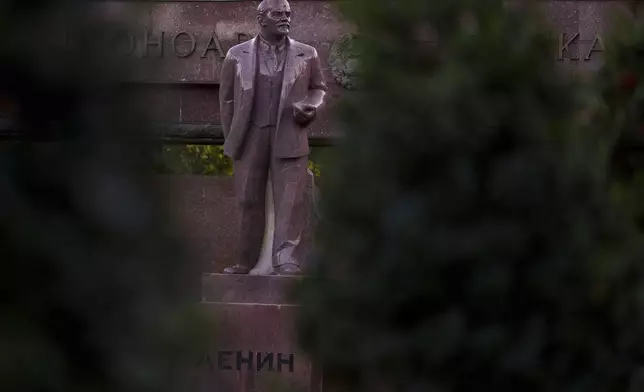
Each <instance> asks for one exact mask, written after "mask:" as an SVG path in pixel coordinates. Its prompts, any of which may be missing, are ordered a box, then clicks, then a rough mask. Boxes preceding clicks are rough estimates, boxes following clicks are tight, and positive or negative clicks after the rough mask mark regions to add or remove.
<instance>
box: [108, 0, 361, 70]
mask: <svg viewBox="0 0 644 392" xmlns="http://www.w3.org/2000/svg"><path fill="white" fill-rule="evenodd" d="M258 3H259V2H256V1H232V2H222V1H196V2H182V1H175V2H151V1H146V2H132V3H119V5H120V10H119V11H120V12H121V13H123V14H128V13H130V14H132V15H137V16H138V19H137V20H136V21H134V23H133V25H134V26H135V27H133V28H132V30H131V31H128V32H127V33H129V34H131V36H132V37H131V38H132V39H133V41H134V42H135V43H134V46H133V48H132V49H133V50H132V53H131V56H132V57H134V58H136V59H138V60H137V61H135V64H139V65H140V66H141V69H140V72H139V73H138V74H137V75H136V76H135V79H136V80H139V81H143V80H145V81H155V82H201V83H217V82H218V81H219V74H220V71H221V63H222V58H223V56H224V55H225V53H226V52H227V51H228V49H229V48H230V47H231V46H233V45H235V44H237V43H239V42H240V39H241V40H244V39H247V38H249V37H252V36H254V35H255V34H257V33H258V26H257V22H256V15H257V5H258ZM332 3H333V2H326V1H298V2H293V4H292V10H293V18H294V20H293V30H292V32H291V37H292V38H294V39H296V40H298V41H301V42H304V43H307V44H310V45H312V46H314V47H316V48H317V49H318V51H319V53H320V57H321V58H322V63H323V64H326V60H327V58H328V53H329V48H330V45H331V44H332V43H333V41H335V40H336V39H337V38H338V37H339V36H340V35H341V34H342V33H343V32H346V31H348V30H350V27H349V25H347V24H346V23H342V22H341V21H340V20H339V18H338V15H337V12H336V11H335V9H334V5H333V4H332ZM101 6H102V7H104V8H110V7H112V5H111V4H110V2H108V3H105V4H102V5H101ZM125 33H126V32H124V35H123V36H122V37H121V40H122V41H123V47H124V51H126V52H127V51H128V50H129V39H130V38H128V36H127V35H125ZM162 33H163V50H161V47H160V46H159V45H158V42H160V39H161V35H162ZM146 35H147V40H148V41H147V42H148V43H149V44H150V45H146V44H145V43H146ZM215 37H216V38H215ZM209 44H210V48H212V49H213V50H206V49H207V48H208V47H209ZM193 45H194V46H193ZM146 54H147V56H146ZM329 76H331V75H329Z"/></svg>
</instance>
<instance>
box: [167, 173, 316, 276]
mask: <svg viewBox="0 0 644 392" xmlns="http://www.w3.org/2000/svg"><path fill="white" fill-rule="evenodd" d="M159 181H160V183H161V185H162V187H163V189H166V190H167V193H168V194H169V195H170V201H171V205H172V206H173V209H174V211H175V213H176V220H177V223H178V225H179V227H180V235H181V236H182V237H183V239H184V241H185V243H186V244H187V246H188V250H189V252H190V254H189V256H190V257H191V259H192V260H195V263H196V264H197V265H198V266H199V267H198V268H199V269H200V271H202V272H221V271H222V270H223V268H224V267H226V266H228V265H232V264H235V263H236V259H235V257H236V254H237V249H238V247H239V245H240V244H239V243H238V242H239V241H238V237H239V227H238V226H239V210H238V207H237V204H236V201H235V195H234V192H233V178H232V177H217V176H192V175H185V176H179V175H177V176H159ZM311 191H312V188H311V186H310V185H309V187H308V188H307V192H306V198H307V204H308V207H309V208H307V212H308V214H307V216H306V221H307V228H306V229H305V231H304V234H303V238H302V241H303V243H304V246H303V248H304V249H303V250H304V255H303V260H306V257H307V256H308V254H309V252H310V248H311V245H312V237H313V235H312V230H313V226H314V224H315V220H316V217H315V214H314V212H313V206H312V192H311Z"/></svg>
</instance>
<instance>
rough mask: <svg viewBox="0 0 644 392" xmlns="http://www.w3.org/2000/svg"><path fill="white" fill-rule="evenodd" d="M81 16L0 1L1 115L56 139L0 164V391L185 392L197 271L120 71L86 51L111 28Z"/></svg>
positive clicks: (69, 9) (71, 8) (12, 148)
mask: <svg viewBox="0 0 644 392" xmlns="http://www.w3.org/2000/svg"><path fill="white" fill-rule="evenodd" d="M86 6H87V3H86V2H84V1H63V0H61V1H53V0H42V1H36V2H33V1H27V2H25V1H11V0H9V1H3V2H1V3H0V35H1V36H2V37H3V38H2V39H1V40H0V97H1V99H2V100H3V102H8V103H9V106H11V107H12V108H14V109H15V110H12V111H11V112H10V113H7V114H9V116H10V117H11V121H12V122H13V126H14V127H15V129H14V130H15V131H20V132H22V133H23V135H24V136H25V137H26V138H33V140H48V139H52V138H55V139H56V140H57V142H56V143H28V142H17V143H9V144H6V145H4V146H3V148H2V152H1V153H0V262H1V265H2V272H1V273H0V298H1V300H0V303H1V305H0V309H1V312H2V323H0V347H1V350H0V390H1V391H42V392H57V391H60V392H63V391H64V392H69V391H92V392H112V391H113V392H117V391H118V392H129V391H132V392H134V391H137V392H141V391H155V392H166V391H167V392H170V391H182V392H183V391H185V390H186V385H187V382H189V381H190V378H189V377H187V375H188V374H189V371H191V370H192V369H191V367H193V366H194V363H195V362H196V359H198V354H200V353H199V350H203V346H204V345H205V344H206V343H205V342H204V341H203V340H201V337H202V332H204V331H205V329H204V328H203V327H204V326H205V324H203V323H202V322H201V320H200V317H199V316H198V314H197V312H196V309H195V308H196V306H197V299H198V296H196V295H194V294H195V293H194V292H193V287H194V282H196V281H198V276H199V275H198V271H194V270H193V268H192V264H191V263H190V262H189V260H188V259H187V258H185V257H184V254H183V251H182V247H181V244H180V243H179V242H178V241H177V235H176V233H175V227H174V225H173V224H172V219H170V214H168V213H167V208H166V204H165V200H162V199H161V196H162V195H164V194H165V192H163V191H162V190H160V189H157V187H156V182H157V181H156V180H155V178H154V176H153V174H154V173H153V171H152V167H151V165H150V162H149V161H148V160H147V159H146V158H145V157H147V156H149V155H148V154H149V153H150V150H151V149H152V148H153V147H152V144H151V143H149V140H147V138H146V135H147V134H148V133H147V131H148V130H147V129H146V127H145V122H142V121H140V120H141V118H140V114H141V113H142V112H143V108H141V107H137V105H133V104H132V102H128V100H127V99H125V97H124V96H123V90H122V88H121V84H119V83H117V81H118V80H122V78H123V77H124V76H125V74H124V73H125V72H127V71H128V69H127V67H123V65H126V64H124V63H115V62H114V61H113V59H114V58H113V56H111V54H110V53H106V52H105V51H104V50H103V49H104V48H103V46H102V45H96V41H95V40H96V37H97V36H100V34H104V33H109V31H110V29H112V27H114V26H112V24H111V23H107V22H104V21H103V20H102V19H101V18H97V16H98V15H97V14H96V12H91V10H90V9H88V8H87V7H86ZM132 16H133V17H134V16H135V15H132ZM65 32H67V33H69V34H70V36H72V37H76V38H77V39H78V41H77V42H76V43H77V44H78V45H76V44H73V45H66V44H64V41H63V40H60V38H63V37H64V34H62V33H65Z"/></svg>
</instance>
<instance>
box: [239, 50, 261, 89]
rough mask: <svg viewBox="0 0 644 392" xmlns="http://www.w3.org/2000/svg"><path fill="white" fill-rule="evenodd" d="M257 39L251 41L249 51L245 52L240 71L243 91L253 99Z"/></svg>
mask: <svg viewBox="0 0 644 392" xmlns="http://www.w3.org/2000/svg"><path fill="white" fill-rule="evenodd" d="M257 41H258V39H257V37H255V38H252V39H251V40H250V41H249V45H248V49H247V50H244V51H243V53H244V59H243V64H242V66H241V70H240V74H241V75H240V76H241V83H242V89H243V90H244V91H245V92H246V93H247V94H249V95H250V98H251V99H252V98H253V94H254V93H255V72H256V69H257Z"/></svg>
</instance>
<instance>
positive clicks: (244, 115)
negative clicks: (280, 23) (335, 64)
mask: <svg viewBox="0 0 644 392" xmlns="http://www.w3.org/2000/svg"><path fill="white" fill-rule="evenodd" d="M258 40H259V38H258V37H255V38H253V39H251V40H249V41H246V42H244V43H241V44H239V45H235V46H233V47H232V48H231V49H230V50H229V51H228V53H227V55H226V58H225V59H224V63H223V66H222V72H221V82H220V86H219V102H220V106H221V123H222V127H223V131H224V139H225V142H224V153H225V154H226V155H227V156H229V157H231V158H233V159H239V157H240V156H241V154H242V153H243V146H244V137H245V135H246V131H247V130H248V127H249V126H250V120H251V115H252V109H253V101H254V94H255V76H256V70H257V45H258ZM326 91H327V86H326V83H325V81H324V75H323V74H322V68H321V66H320V59H319V57H318V53H317V51H316V50H315V48H313V47H312V46H309V45H306V44H303V43H301V42H297V41H294V40H292V39H290V38H288V37H287V42H286V61H285V63H284V80H283V82H282V93H281V95H280V105H279V113H278V120H277V128H276V131H275V140H273V154H274V156H275V157H277V158H297V157H302V156H306V155H308V154H309V141H308V132H307V129H306V128H305V127H301V126H300V125H298V124H297V123H296V122H295V120H294V114H293V103H295V102H298V101H302V100H305V99H306V100H308V102H311V103H312V104H314V105H316V106H317V107H318V108H319V107H320V106H321V105H322V103H323V100H324V94H325V92H326ZM318 111H319V110H318Z"/></svg>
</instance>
